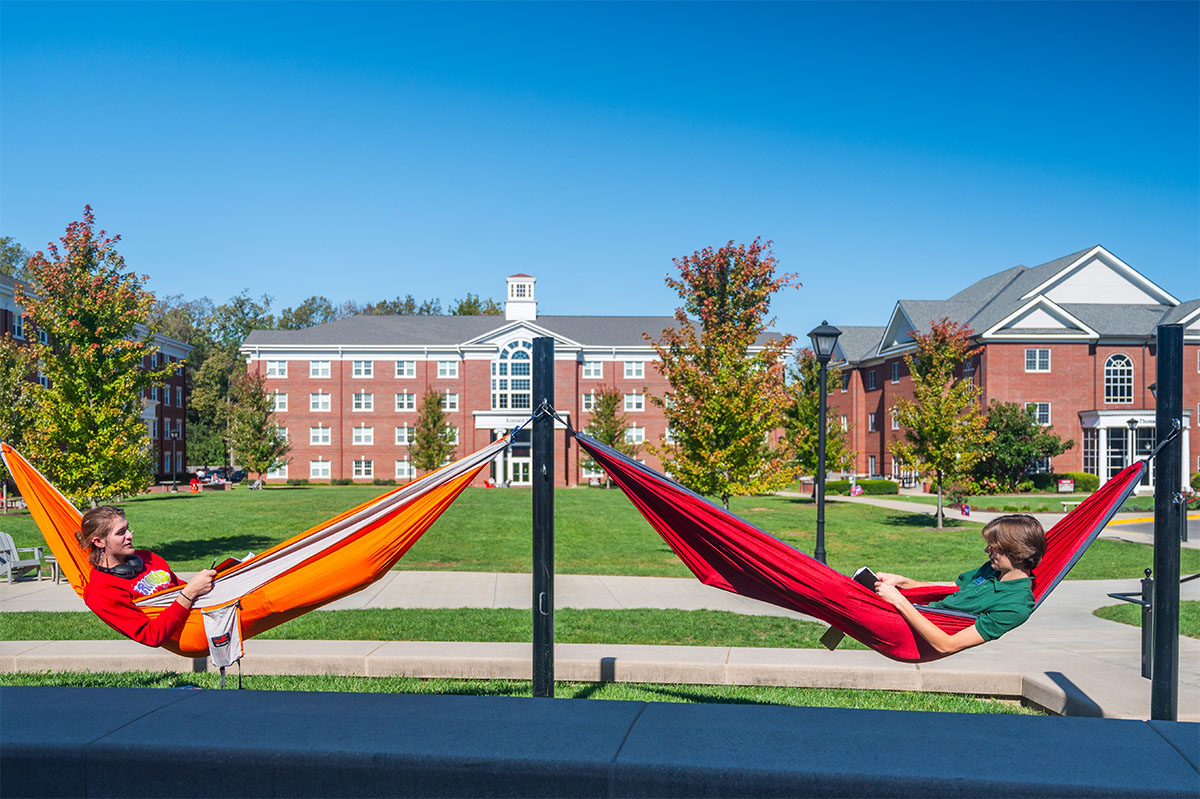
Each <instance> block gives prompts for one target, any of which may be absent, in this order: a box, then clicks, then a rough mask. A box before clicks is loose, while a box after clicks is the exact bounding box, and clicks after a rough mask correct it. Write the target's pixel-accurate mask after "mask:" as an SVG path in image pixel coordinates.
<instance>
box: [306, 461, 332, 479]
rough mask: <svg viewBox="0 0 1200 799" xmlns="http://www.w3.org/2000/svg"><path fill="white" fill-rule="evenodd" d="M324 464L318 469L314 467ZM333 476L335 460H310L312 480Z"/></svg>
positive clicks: (309, 470) (310, 477)
mask: <svg viewBox="0 0 1200 799" xmlns="http://www.w3.org/2000/svg"><path fill="white" fill-rule="evenodd" d="M318 466H323V467H324V468H321V469H318V468H314V467H318ZM332 476H333V461H322V460H316V461H309V462H308V477H309V479H310V480H328V479H330V478H331V477H332Z"/></svg>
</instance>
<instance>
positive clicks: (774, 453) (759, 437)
mask: <svg viewBox="0 0 1200 799" xmlns="http://www.w3.org/2000/svg"><path fill="white" fill-rule="evenodd" d="M673 263H674V265H675V267H676V269H678V270H679V277H678V278H672V277H668V278H667V285H668V286H670V287H671V288H673V289H675V291H676V292H678V294H679V296H680V298H681V299H682V300H683V305H682V306H681V307H680V308H678V309H676V311H675V321H676V326H675V327H670V328H667V329H666V330H664V331H663V332H662V337H661V338H660V339H659V341H657V342H654V341H652V342H651V343H652V346H653V347H654V350H655V352H657V353H658V357H659V359H660V369H661V371H662V374H663V376H664V377H665V378H666V380H667V384H668V390H667V392H666V394H665V396H662V397H658V396H650V401H651V402H653V403H654V404H655V405H657V406H658V407H660V408H662V409H663V413H664V415H665V416H666V421H667V425H668V427H669V429H670V431H671V439H670V441H666V440H664V441H663V442H662V443H661V444H658V445H655V444H648V445H647V449H648V450H649V451H650V452H652V453H654V454H655V455H657V456H658V457H659V458H660V459H661V460H662V462H663V466H664V467H665V468H666V470H667V471H669V472H670V473H671V474H672V475H673V476H674V477H675V478H676V479H677V480H679V481H680V482H682V483H683V484H684V485H687V486H689V487H691V488H692V489H694V490H696V491H699V492H701V493H704V494H709V495H715V496H718V497H720V498H721V502H722V503H723V504H724V505H725V507H726V508H728V507H729V498H730V497H731V496H736V495H743V494H755V493H763V492H768V491H774V490H777V489H779V488H782V487H783V486H785V485H787V484H788V483H789V482H791V480H792V479H793V477H794V475H795V468H794V467H793V466H792V453H791V448H790V446H789V445H788V442H787V440H786V439H778V440H777V439H776V434H775V431H776V430H778V429H779V428H780V427H782V426H783V422H784V409H785V408H786V407H787V405H788V401H789V398H788V390H787V386H786V384H785V380H784V365H783V358H784V355H785V353H786V352H787V350H788V348H789V347H790V346H791V345H792V342H793V341H794V340H795V337H794V336H791V335H784V336H772V337H769V338H768V337H767V336H766V331H767V329H768V328H769V327H770V326H771V324H772V323H773V322H774V319H768V318H767V314H768V312H769V309H770V304H771V297H772V295H773V294H775V292H777V291H779V290H780V289H782V288H784V287H787V286H791V285H796V276H795V275H792V274H785V275H782V276H778V277H777V276H776V274H775V267H776V262H775V257H774V255H773V254H772V253H771V242H769V241H768V242H765V243H763V242H761V241H760V240H759V239H755V240H754V241H753V242H752V243H751V244H749V245H745V244H738V245H735V244H734V243H733V242H732V241H731V242H729V243H728V244H727V245H725V246H724V247H721V248H720V249H716V250H714V249H712V248H711V247H710V248H706V249H704V250H699V251H697V252H695V253H693V254H692V255H688V256H684V257H682V258H676V259H674V262H673ZM693 319H694V320H695V322H693ZM647 339H649V336H647Z"/></svg>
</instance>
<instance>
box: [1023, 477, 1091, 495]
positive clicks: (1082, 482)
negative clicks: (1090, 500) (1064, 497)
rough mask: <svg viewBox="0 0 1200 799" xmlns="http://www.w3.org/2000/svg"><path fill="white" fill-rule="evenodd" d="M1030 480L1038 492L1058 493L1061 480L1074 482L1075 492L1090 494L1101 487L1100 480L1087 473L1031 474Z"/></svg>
mask: <svg viewBox="0 0 1200 799" xmlns="http://www.w3.org/2000/svg"><path fill="white" fill-rule="evenodd" d="M1029 479H1030V480H1031V481H1032V482H1033V487H1034V488H1035V489H1037V490H1038V491H1057V490H1058V481H1059V480H1074V481H1075V490H1076V491H1081V492H1083V493H1086V494H1090V493H1092V492H1093V491H1095V490H1096V489H1097V488H1099V487H1100V478H1099V477H1097V476H1096V475H1094V474H1088V473H1087V472H1063V473H1062V474H1031V475H1029Z"/></svg>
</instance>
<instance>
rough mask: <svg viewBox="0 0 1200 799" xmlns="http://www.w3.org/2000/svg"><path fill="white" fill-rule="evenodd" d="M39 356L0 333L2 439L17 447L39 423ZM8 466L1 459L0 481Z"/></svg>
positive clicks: (21, 444) (4, 476)
mask: <svg viewBox="0 0 1200 799" xmlns="http://www.w3.org/2000/svg"><path fill="white" fill-rule="evenodd" d="M36 375H37V359H36V358H35V357H34V354H33V350H31V349H30V348H29V347H25V346H22V345H20V344H18V343H17V342H16V341H14V340H13V337H12V336H10V335H7V334H5V335H0V441H3V442H5V443H6V444H8V445H9V446H12V447H15V448H16V449H17V450H24V449H25V438H26V434H27V432H28V431H29V430H30V429H32V428H33V426H34V425H35V424H36V413H37V391H38V390H39V389H40V388H41V386H39V385H38V384H37V383H36V382H35V381H34V378H35V376H36ZM8 477H9V475H8V470H7V469H6V468H5V466H4V461H0V482H3V481H5V480H7V479H8Z"/></svg>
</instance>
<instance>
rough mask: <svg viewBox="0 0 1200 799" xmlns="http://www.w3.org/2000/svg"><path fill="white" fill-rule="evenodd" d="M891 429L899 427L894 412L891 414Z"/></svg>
mask: <svg viewBox="0 0 1200 799" xmlns="http://www.w3.org/2000/svg"><path fill="white" fill-rule="evenodd" d="M892 429H893V430H899V429H900V423H899V422H897V421H896V414H894V413H893V414H892Z"/></svg>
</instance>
